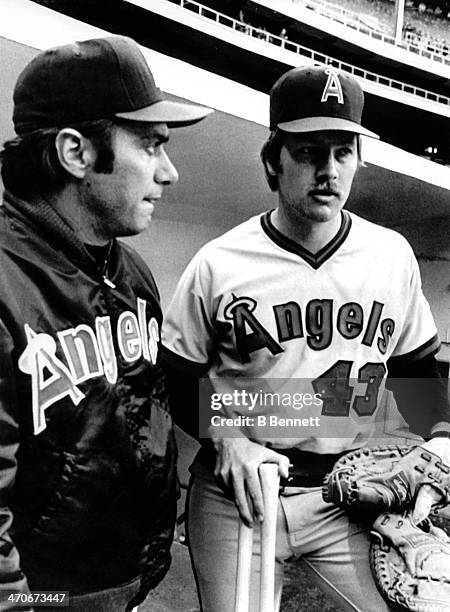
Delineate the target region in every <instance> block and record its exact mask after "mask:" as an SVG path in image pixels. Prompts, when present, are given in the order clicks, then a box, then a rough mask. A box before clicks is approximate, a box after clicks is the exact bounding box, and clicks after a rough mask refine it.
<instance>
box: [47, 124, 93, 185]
mask: <svg viewBox="0 0 450 612" xmlns="http://www.w3.org/2000/svg"><path fill="white" fill-rule="evenodd" d="M55 147H56V153H57V155H58V159H59V163H60V164H61V166H62V167H63V168H64V170H66V172H68V173H69V174H71V175H72V176H73V177H75V178H78V179H82V178H84V176H85V174H86V170H88V169H89V168H90V167H92V165H93V164H94V161H95V150H94V148H93V146H92V144H91V142H90V140H88V139H87V138H85V137H84V136H83V135H82V134H80V132H78V131H77V130H74V129H73V128H63V129H62V130H60V131H59V132H58V134H57V136H56V138H55Z"/></svg>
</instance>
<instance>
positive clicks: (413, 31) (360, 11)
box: [236, 0, 450, 56]
mask: <svg viewBox="0 0 450 612" xmlns="http://www.w3.org/2000/svg"><path fill="white" fill-rule="evenodd" d="M291 1H292V2H294V3H296V4H301V5H302V6H305V7H306V8H308V9H310V10H314V11H318V12H323V9H325V8H326V7H328V8H329V9H331V10H334V11H336V14H338V13H337V12H339V13H342V14H343V15H345V18H346V22H347V23H348V24H349V25H350V24H351V19H352V16H354V20H355V25H356V23H357V22H359V24H361V23H363V24H364V25H365V26H366V27H367V28H369V29H371V30H376V31H380V32H381V33H382V34H384V35H386V36H393V28H394V25H393V24H394V11H395V2H394V0H291ZM321 9H322V11H321ZM324 14H326V13H324ZM236 17H237V18H238V20H239V21H240V22H242V23H243V24H245V25H244V26H242V30H243V31H245V32H246V33H247V34H250V35H252V36H254V37H256V38H262V39H265V40H267V41H269V42H275V43H279V42H280V41H279V40H278V39H279V38H281V41H282V42H281V44H282V45H283V41H285V40H289V36H288V32H287V31H286V28H284V27H283V28H282V29H281V30H280V31H279V32H277V31H276V30H275V28H274V27H271V26H268V27H269V29H268V27H267V24H262V23H257V20H256V19H255V16H254V15H252V16H251V18H250V17H249V16H248V15H247V14H244V11H243V10H242V9H241V10H240V11H239V14H238V15H236ZM238 29H239V28H238ZM359 29H361V28H359ZM273 35H276V37H277V38H274V37H273ZM294 38H295V37H294ZM403 39H404V41H405V42H406V43H408V44H409V45H414V46H416V47H420V48H422V49H424V50H427V51H429V52H431V53H436V54H439V55H444V56H450V2H447V1H444V0H442V3H441V5H440V6H436V7H432V6H428V5H427V4H426V3H425V2H423V1H417V0H416V1H414V0H406V3H405V13H404V26H403ZM293 42H296V41H295V40H294V41H293Z"/></svg>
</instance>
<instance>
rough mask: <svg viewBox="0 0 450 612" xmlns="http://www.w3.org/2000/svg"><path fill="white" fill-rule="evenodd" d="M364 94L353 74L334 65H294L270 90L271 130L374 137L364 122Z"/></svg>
mask: <svg viewBox="0 0 450 612" xmlns="http://www.w3.org/2000/svg"><path fill="white" fill-rule="evenodd" d="M363 107H364V93H363V91H362V89H361V87H360V85H359V83H358V82H357V81H356V80H355V79H354V78H353V77H351V76H350V75H349V74H346V73H343V72H338V71H337V70H336V69H335V68H333V67H331V66H320V67H316V66H308V67H307V68H293V69H292V70H289V71H288V72H286V73H285V74H283V75H282V76H281V77H280V78H279V79H278V81H277V82H276V83H275V84H274V86H273V87H272V89H271V92H270V129H271V130H274V129H276V128H278V129H280V130H282V131H284V132H297V133H302V132H317V131H322V130H343V131H346V132H353V133H354V134H362V135H364V136H370V137H372V138H378V135H377V134H375V133H374V132H371V131H370V130H367V129H366V128H364V127H363V126H362V125H361V116H362V111H363Z"/></svg>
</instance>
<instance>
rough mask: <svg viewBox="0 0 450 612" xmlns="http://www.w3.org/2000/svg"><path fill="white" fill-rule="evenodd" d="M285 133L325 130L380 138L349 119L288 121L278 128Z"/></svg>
mask: <svg viewBox="0 0 450 612" xmlns="http://www.w3.org/2000/svg"><path fill="white" fill-rule="evenodd" d="M277 127H278V128H279V129H280V130H282V131H283V132H294V133H299V134H301V133H307V132H321V131H323V130H341V131H343V132H353V133H354V134H362V135H363V136H370V138H379V136H378V134H375V132H371V131H370V130H366V128H364V127H362V125H359V123H355V122H353V121H348V120H347V119H340V118H339V117H307V118H305V119H295V120H294V121H286V122H284V123H279V124H278V126H277Z"/></svg>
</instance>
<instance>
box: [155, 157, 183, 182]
mask: <svg viewBox="0 0 450 612" xmlns="http://www.w3.org/2000/svg"><path fill="white" fill-rule="evenodd" d="M155 181H156V182H157V183H159V184H160V185H174V184H175V183H177V182H178V172H177V169H176V168H175V166H174V165H173V163H172V162H171V160H170V157H169V156H168V155H167V153H166V152H165V151H164V150H163V151H161V155H160V158H159V164H158V167H157V168H156V172H155Z"/></svg>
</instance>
